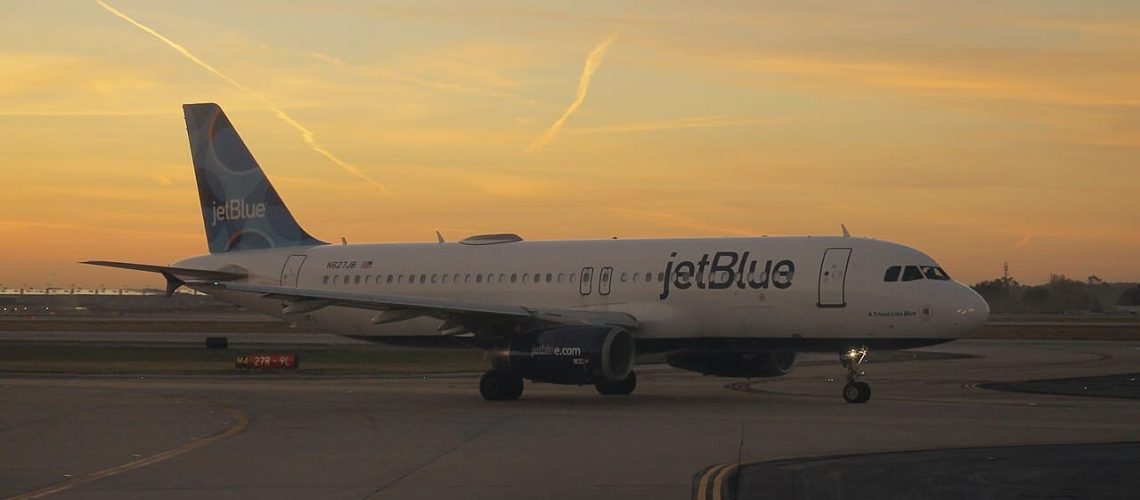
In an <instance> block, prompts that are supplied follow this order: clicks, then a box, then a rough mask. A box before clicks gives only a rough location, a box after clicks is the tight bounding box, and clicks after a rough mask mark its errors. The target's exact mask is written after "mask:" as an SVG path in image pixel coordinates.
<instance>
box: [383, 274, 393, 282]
mask: <svg viewBox="0 0 1140 500" xmlns="http://www.w3.org/2000/svg"><path fill="white" fill-rule="evenodd" d="M385 281H387V282H388V284H391V283H392V275H391V274H389V275H388V279H386V280H385Z"/></svg>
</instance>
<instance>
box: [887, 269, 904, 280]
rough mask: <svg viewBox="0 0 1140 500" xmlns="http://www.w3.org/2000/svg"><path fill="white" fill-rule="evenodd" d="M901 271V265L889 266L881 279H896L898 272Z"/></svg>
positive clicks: (897, 278)
mask: <svg viewBox="0 0 1140 500" xmlns="http://www.w3.org/2000/svg"><path fill="white" fill-rule="evenodd" d="M901 272H902V266H891V267H888V268H887V274H885V275H883V281H898V280H899V273H901Z"/></svg>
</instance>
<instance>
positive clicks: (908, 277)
mask: <svg viewBox="0 0 1140 500" xmlns="http://www.w3.org/2000/svg"><path fill="white" fill-rule="evenodd" d="M920 279H922V271H920V270H918V266H906V267H905V268H904V269H903V277H902V280H903V281H914V280H920Z"/></svg>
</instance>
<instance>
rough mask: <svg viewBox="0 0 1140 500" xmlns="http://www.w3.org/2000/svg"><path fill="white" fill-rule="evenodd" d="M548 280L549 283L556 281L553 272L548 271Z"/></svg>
mask: <svg viewBox="0 0 1140 500" xmlns="http://www.w3.org/2000/svg"><path fill="white" fill-rule="evenodd" d="M546 282H547V283H553V282H554V274H553V273H546Z"/></svg>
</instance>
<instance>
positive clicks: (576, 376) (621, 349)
mask: <svg viewBox="0 0 1140 500" xmlns="http://www.w3.org/2000/svg"><path fill="white" fill-rule="evenodd" d="M492 356H493V358H492V360H491V362H492V365H493V366H494V367H495V370H497V371H501V372H509V373H514V374H516V375H519V376H521V377H524V378H527V379H530V380H534V381H539V382H549V383H552V384H576V385H586V384H600V383H606V382H617V381H619V380H622V379H625V378H626V377H627V376H629V372H630V371H631V370H632V369H633V358H634V343H633V336H632V335H630V333H629V332H628V331H625V330H623V329H621V328H611V327H605V326H557V327H553V328H547V329H543V330H535V331H532V332H527V333H526V334H524V335H523V336H522V337H516V338H513V339H511V340H510V341H509V342H507V343H505V344H503V345H500V346H499V347H497V348H496V349H495V350H494V351H493V353H492Z"/></svg>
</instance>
